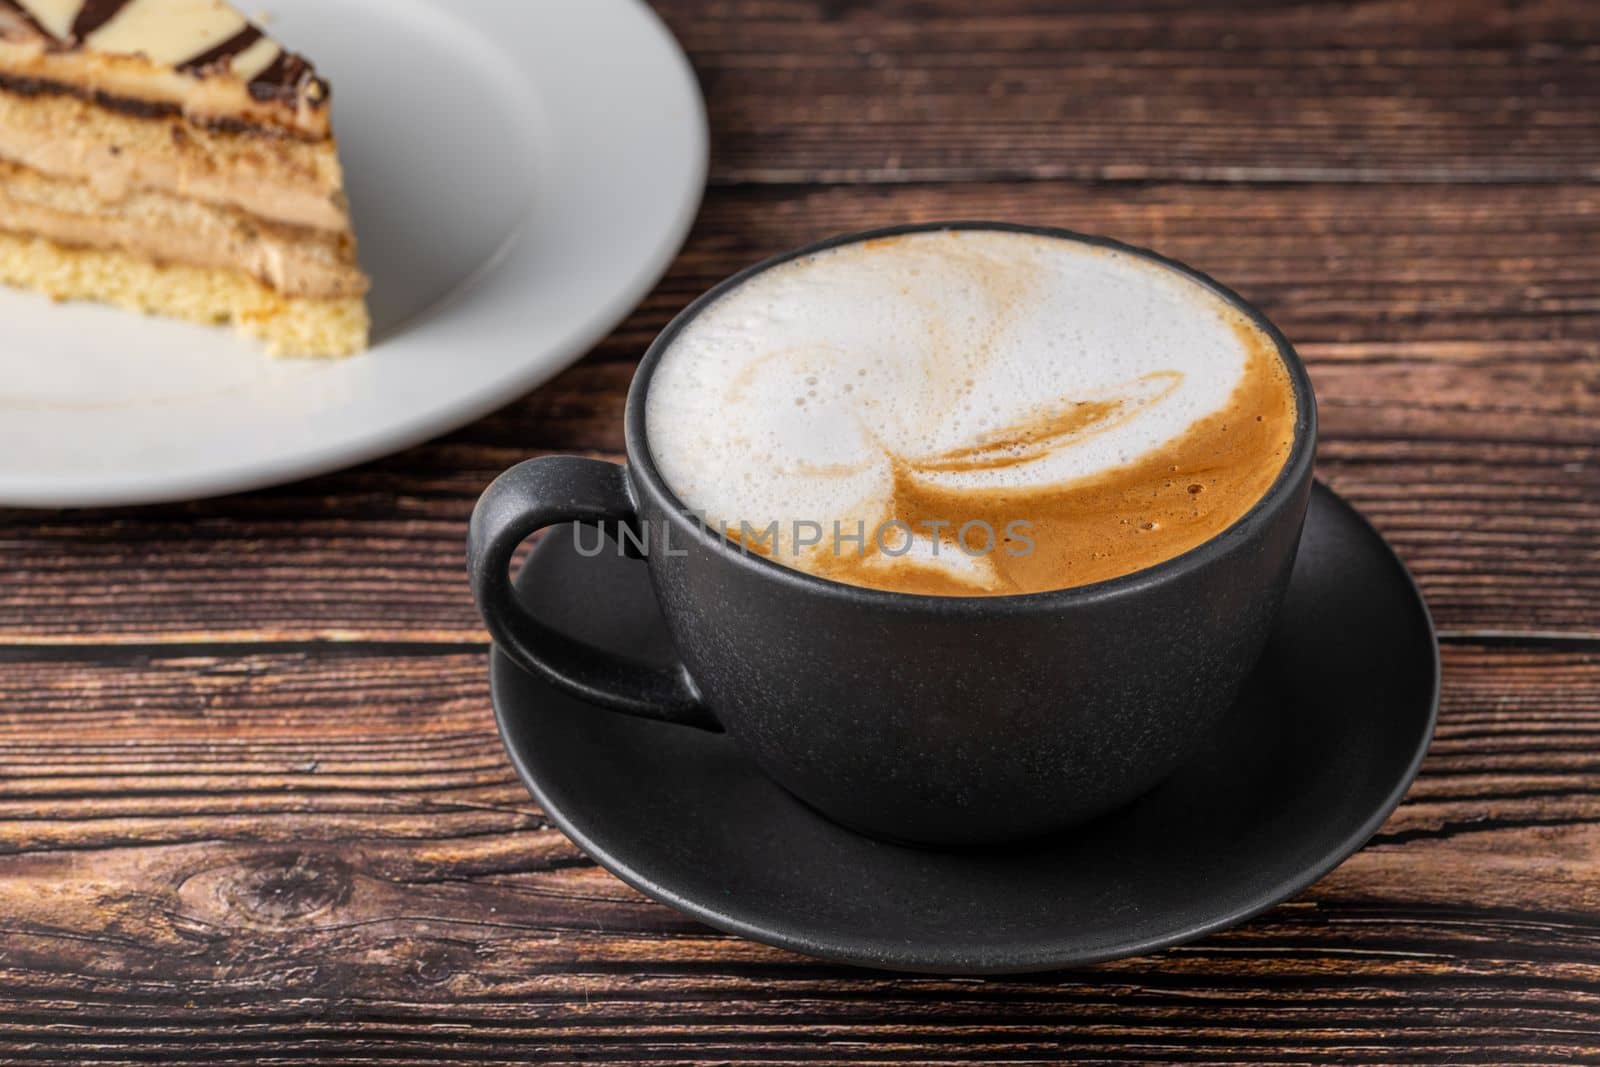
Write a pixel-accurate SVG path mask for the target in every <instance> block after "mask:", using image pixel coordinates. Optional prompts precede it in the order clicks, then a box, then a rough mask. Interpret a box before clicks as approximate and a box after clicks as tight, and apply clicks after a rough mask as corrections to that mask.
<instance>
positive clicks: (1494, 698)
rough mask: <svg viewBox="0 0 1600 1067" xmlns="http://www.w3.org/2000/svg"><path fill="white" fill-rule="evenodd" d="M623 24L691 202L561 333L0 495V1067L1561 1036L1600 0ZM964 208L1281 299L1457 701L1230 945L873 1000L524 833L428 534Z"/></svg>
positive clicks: (1599, 907) (1578, 816) (1568, 1039)
mask: <svg viewBox="0 0 1600 1067" xmlns="http://www.w3.org/2000/svg"><path fill="white" fill-rule="evenodd" d="M1074 7H1076V8H1081V10H1080V11H1077V12H1074V11H1072V10H1071V9H1072V8H1074ZM660 9H661V11H662V13H663V15H664V16H665V17H666V19H667V20H668V22H669V23H670V24H671V25H672V27H673V29H674V30H675V31H676V32H677V33H678V34H679V36H680V37H681V38H682V40H683V42H684V44H685V46H686V47H687V49H688V51H689V53H690V54H691V56H692V57H693V59H694V61H695V64H696V66H697V67H698V69H699V71H700V74H701V77H702V79H703V82H704V86H705V91H706V95H707V97H708V99H709V102H710V109H711V116H712V123H713V127H714V130H715V159H714V163H713V168H712V188H711V190H710V192H709V194H708V196H707V199H706V204H705V210H704V213H703V215H702V217H701V220H700V222H699V225H698V226H697V227H696V228H695V231H694V235H693V237H692V238H691V240H690V241H689V244H688V247H687V248H686V249H685V250H684V252H683V254H682V256H681V257H680V258H679V259H678V261H677V263H676V264H675V265H674V266H673V268H672V270H671V272H670V274H669V275H668V276H667V278H666V279H665V280H664V281H663V282H662V283H661V285H660V286H659V287H658V288H657V289H656V291H655V292H654V294H652V295H651V296H650V298H649V299H648V300H647V301H646V302H645V303H644V305H643V307H641V308H640V309H639V310H638V311H637V312H636V313H634V314H633V315H632V316H631V317H630V318H629V319H628V321H627V322H626V324H625V325H624V326H622V328H621V329H619V330H618V331H617V332H616V334H615V335H614V336H612V337H611V338H610V339H609V340H607V341H606V342H605V343H604V344H602V345H601V346H600V347H599V349H598V350H596V351H595V352H594V353H593V354H592V355H591V356H590V357H589V358H588V359H586V360H585V361H584V362H582V363H581V364H579V365H578V366H576V367H575V368H573V369H572V370H570V371H569V372H567V373H566V374H564V375H562V376H561V377H560V378H559V379H558V380H557V381H556V382H555V383H553V384H552V385H549V386H547V387H545V388H543V389H540V390H538V391H537V392H535V393H534V394H532V395H531V396H528V397H526V398H524V399H523V400H521V401H519V402H518V403H516V404H514V405H512V406H511V407H510V408H508V409H506V410H504V411H502V412H500V413H499V414H497V415H495V416H493V417H491V418H488V419H485V420H484V421H482V422H480V423H478V424H477V425H475V426H472V427H471V428H469V429H467V430H465V431H463V432H461V433H458V434H455V435H453V436H451V437H448V438H446V439H444V440H442V441H438V442H435V443H433V444H430V445H426V446H423V447H421V448H417V449H414V450H412V451H410V452H407V453H404V454H402V455H399V456H395V457H393V458H391V459H388V460H385V461H382V462H379V463H374V464H371V465H369V466H366V467H361V468H359V469H356V470H352V471H347V472H345V473H342V474H337V475H332V476H329V477H325V478H319V479H317V480H315V481H311V482H307V483H304V484H300V485H294V486H288V487H285V488H282V489H277V490H273V491H270V492H262V493H255V494H251V495H248V496H240V497H234V498H230V499H225V500H217V501H208V502H204V503H198V504H192V505H187V506H172V507H156V508H147V509H140V510H134V511H120V512H103V513H92V514H85V513H60V514H40V513H20V512H10V513H3V514H0V551H3V553H4V560H5V569H4V571H3V577H0V931H3V932H0V1060H4V1061H6V1062H21V1061H41V1062H42V1061H47V1060H48V1061H69V1062H85V1061H106V1062H112V1061H120V1062H126V1061H132V1060H135V1059H142V1060H147V1061H152V1062H163V1063H169V1064H177V1063H204V1064H218V1063H223V1062H228V1061H245V1060H249V1061H255V1060H261V1059H267V1058H276V1059H281V1060H305V1059H312V1058H320V1057H326V1058H330V1059H332V1058H339V1059H342V1060H345V1061H361V1062H374V1063H376V1062H380V1061H382V1062H391V1061H400V1060H426V1061H431V1062H440V1063H443V1062H448V1063H457V1062H459V1063H469V1062H470V1063H480V1062H505V1063H512V1062H526V1061H535V1062H557V1061H578V1060H584V1061H612V1062H661V1063H666V1062H685V1061H695V1062H732V1061H739V1062H763V1063H778V1062H783V1063H799V1062H802V1061H804V1062H808V1063H825V1062H847V1061H848V1062H863V1061H871V1062H880V1063H889V1062H895V1063H954V1062H994V1061H997V1060H1005V1061H1008V1062H1010V1061H1034V1060H1053V1059H1066V1058H1070V1059H1074V1060H1100V1061H1116V1062H1125V1061H1149V1060H1166V1059H1170V1060H1182V1061H1187V1062H1201V1061H1205V1062H1250V1063H1327V1062H1335V1061H1338V1062H1378V1061H1396V1060H1405V1061H1407V1062H1424V1061H1426V1062H1440V1063H1443V1062H1451V1063H1493V1064H1510V1063H1524V1062H1535V1061H1566V1060H1570V1059H1588V1060H1591V1061H1593V1060H1596V1059H1597V1058H1600V754H1597V752H1596V749H1595V746H1596V745H1597V743H1600V533H1597V529H1596V524H1597V523H1600V448H1597V439H1600V280H1597V277H1600V185H1597V179H1600V6H1597V5H1595V4H1593V3H1583V2H1579V0H1567V2H1563V0H1535V2H1528V3H1512V2H1505V3H1494V2H1490V0H1481V2H1460V3H1406V2H1401V0H1377V2H1372V3H1364V4H1359V5H1348V6H1347V5H1342V4H1335V3H1316V4H1270V3H1261V2H1251V3H1236V4H1224V3H1220V2H1215V3H1213V2H1205V3H1194V4H1188V3H1177V2H1175V0H1146V2H1144V3H1141V4H1138V5H1132V4H1129V5H1122V4H1110V3H1100V4H1091V3H1081V4H1067V3H1053V2H1050V0H983V2H973V0H895V2H884V3H877V4H869V3H862V2H855V0H668V2H663V3H661V4H660ZM972 216H982V217H992V218H1003V219H1015V220H1025V221H1033V222H1042V223H1053V224H1060V225H1066V226H1071V227H1074V228H1077V229H1082V230H1089V231H1097V232H1102V233H1106V234H1110V235H1113V236H1116V237H1120V238H1123V239H1126V240H1129V241H1133V242H1136V243H1139V244H1149V245H1153V246H1155V247H1156V248H1159V249H1161V250H1163V251H1165V252H1168V253H1171V254H1173V255H1175V256H1178V257H1180V258H1182V259H1185V260H1188V261H1191V262H1193V263H1195V264H1197V265H1199V266H1201V267H1203V268H1204V269H1206V270H1208V271H1210V272H1212V273H1214V274H1215V275H1217V276H1218V277H1220V278H1222V279H1224V280H1225V281H1227V282H1228V283H1229V284H1231V285H1233V286H1235V287H1237V288H1238V289H1240V290H1241V291H1242V292H1243V293H1245V294H1246V296H1247V297H1249V298H1251V299H1253V300H1255V301H1256V302H1258V303H1259V304H1260V305H1261V306H1263V307H1264V308H1265V309H1266V310H1267V312H1268V313H1269V314H1270V315H1272V316H1273V317H1274V318H1275V319H1276V320H1277V321H1278V322H1279V323H1280V324H1281V325H1282V326H1283V327H1284V329H1285V330H1286V332H1287V333H1288V334H1289V335H1290V336H1291V337H1292V338H1294V339H1295V341H1296V342H1297V343H1298V345H1299V346H1300V350H1301V351H1302V352H1303V353H1304V354H1305V356H1306V357H1307V359H1308V361H1309V362H1310V364H1311V367H1312V370H1313V373H1314V375H1315V378H1316V384H1317V389H1318V392H1319V393H1320V395H1321V398H1322V416H1323V422H1324V427H1325V434H1326V436H1325V439H1324V444H1323V447H1322V453H1321V467H1320V470H1321V476H1322V477H1323V478H1324V479H1326V480H1327V481H1328V482H1329V483H1331V484H1332V485H1333V486H1334V487H1335V488H1337V489H1338V490H1339V491H1340V492H1342V493H1344V494H1345V495H1347V496H1348V497H1349V498H1350V499H1352V500H1353V501H1355V502H1356V503H1357V504H1358V505H1359V506H1360V507H1361V508H1363V509H1364V510H1365V511H1366V513H1367V514H1368V515H1370V516H1371V517H1372V519H1373V520H1374V521H1375V522H1376V523H1377V524H1378V525H1379V526H1380V527H1381V528H1382V529H1383V531H1384V532H1385V533H1386V534H1387V535H1388V536H1389V537H1390V538H1392V539H1393V541H1394V543H1395V544H1396V545H1397V546H1398V547H1399V549H1400V551H1401V552H1402V553H1403V555H1404V556H1405V558H1406V560H1407V562H1408V563H1409V564H1410V565H1411V567H1412V568H1413V569H1414V570H1415V572H1416V574H1417V575H1418V577H1419V578H1420V580H1421V582H1422V584H1423V586H1424V588H1425V589H1426V591H1427V595H1428V598H1429V600H1430V602H1431V604H1432V607H1433V610H1434V612H1435V614H1436V616H1437V620H1438V623H1439V625H1440V627H1441V630H1442V632H1443V641H1444V663H1445V672H1446V674H1445V698H1444V711H1443V718H1442V721H1441V724H1440V730H1439V736H1438V740H1437V741H1436V742H1435V744H1434V746H1433V750H1432V753H1431V755H1430V756H1429V758H1428V761H1427V766H1426V769H1425V770H1424V772H1423V775H1422V778H1421V780H1420V781H1419V782H1418V783H1417V785H1416V787H1415V788H1414V789H1413V790H1412V793H1411V796H1410V798H1409V800H1408V801H1407V802H1406V804H1405V806H1404V807H1402V808H1401V809H1400V811H1399V813H1398V814H1396V815H1395V817H1394V818H1393V819H1392V820H1391V821H1390V822H1389V824H1388V825H1387V826H1386V827H1385V828H1384V829H1383V831H1382V832H1381V833H1379V835H1378V836H1377V838H1376V839H1375V840H1374V841H1373V842H1372V844H1371V845H1370V846H1369V847H1368V848H1367V849H1366V850H1364V851H1363V852H1361V853H1360V854H1358V855H1357V856H1356V857H1355V858H1353V859H1352V860H1350V861H1349V862H1348V863H1346V864H1345V865H1344V866H1343V867H1342V868H1340V869H1339V870H1338V871H1337V872H1335V873H1334V874H1333V875H1331V876H1329V877H1328V878H1327V879H1326V880H1324V881H1323V882H1322V883H1321V884H1320V885H1318V886H1316V887H1315V888H1313V889H1312V890H1310V891H1308V892H1307V893H1305V894H1304V895H1303V896H1302V897H1300V898H1299V899H1297V900H1295V901H1293V902H1292V903H1289V904H1286V905H1284V906H1282V907H1279V908H1277V909H1275V910H1274V911H1272V912H1270V913H1269V914H1267V915H1266V916H1264V917H1262V918H1260V919H1258V920H1256V921H1254V922H1251V923H1249V924H1248V925H1246V926H1245V927H1243V928H1241V929H1239V930H1235V931H1233V932H1231V933H1228V934H1223V935H1220V936H1216V937H1211V938H1208V939H1206V940H1205V941H1203V942H1200V943H1198V944H1195V945H1191V946H1189V947H1186V948H1182V949H1178V950H1174V951H1170V952H1165V953H1162V954H1160V955H1156V956H1151V957H1148V958H1143V959H1133V960H1126V961H1123V962H1120V963H1114V964H1109V965H1105V966H1101V967H1096V968H1093V969H1090V970H1085V971H1082V972H1078V973H1071V974H1055V975H1044V976H1035V977H1024V978H1014V979H997V980H984V981H978V980H942V979H934V978H899V977H893V976H885V975H879V974H871V973H866V972H860V971H854V970H849V969H845V968H841V967H834V966H827V965H823V964H819V963H815V962H812V961H809V960H806V959H802V958H799V957H796V956H792V955H789V954H787V953H784V952H781V951H777V950H774V949H769V948H765V947H763V946H760V945H755V944H751V943H749V942H746V941H742V940H739V939H737V938H733V937H726V936H723V935H720V934H717V933H714V932H712V931H710V930H708V929H706V928H704V927H702V926H699V925H697V924H696V923H694V922H691V921H688V920H686V919H684V918H681V917H680V916H678V915H677V914H675V913H674V912H672V911H670V910H669V909H667V908H664V907H660V906H658V905H655V904H653V903H650V902H648V901H646V900H644V899H643V898H641V897H640V896H639V895H638V894H636V893H634V892H632V891H631V890H629V889H627V888H626V887H624V886H623V885H622V884H621V883H619V882H618V881H616V880H615V879H614V878H612V877H611V876H610V875H608V874H606V873H605V872H604V871H602V870H600V869H598V868H596V867H595V866H594V865H593V864H591V863H590V862H589V861H588V860H587V859H585V858H584V856H583V855H581V854H580V853H579V852H578V851H577V850H576V849H575V848H574V847H573V846H572V845H571V844H569V843H568V842H567V840H566V839H565V838H564V837H562V836H561V834H560V833H559V832H557V831H556V830H554V829H552V828H551V827H550V825H549V824H548V823H547V821H546V820H545V818H544V816H543V815H542V814H541V813H540V811H539V810H538V808H537V807H536V806H535V805H534V804H533V802H532V801H531V800H530V799H529V797H528V795H527V793H526V792H525V791H524V790H523V788H522V786H521V785H520V784H519V783H518V782H517V781H516V779H515V778H514V777H513V775H512V772H511V770H510V768H509V766H508V765H507V762H506V760H505V758H504V756H503V754H502V752H501V749H500V745H499V742H498V740H497V738H496V735H495V730H494V725H493V722H492V719H491V716H490V709H489V699H488V690H487V685H486V680H485V669H484V668H485V655H486V649H487V644H486V638H485V635H484V633H483V631H482V629H481V628H480V626H479V624H478V620H477V618H476V616H475V615H474V613H473V609H472V604H471V602H470V598H469V595H468V593H467V589H466V586H465V582H464V579H463V566H462V538H463V535H464V532H465V529H466V521H467V515H468V513H469V510H470V508H471V505H472V502H473V500H474V498H475V497H476V496H477V494H478V492H479V491H480V490H481V489H482V487H483V486H484V485H485V484H486V483H487V482H488V481H489V480H490V479H491V478H492V477H493V476H494V475H495V474H496V473H498V472H499V471H500V470H501V469H502V468H504V467H507V466H509V465H510V464H512V463H514V462H516V461H517V460H520V459H522V458H524V457H527V456H529V455H535V454H539V453H542V452H554V451H579V452H583V453H590V454H595V455H601V456H607V457H615V456H616V455H617V454H618V453H619V452H620V450H621V447H622V431H621V422H620V417H621V413H622V405H623V391H624V387H625V385H626V384H627V382H628V380H629V376H630V374H631V373H632V369H633V365H634V362H635V359H636V358H637V356H638V355H639V353H640V352H641V350H642V349H643V348H644V346H645V345H646V343H647V342H648V341H649V340H650V338H651V336H652V335H653V334H655V333H656V331H658V330H659V329H660V328H661V327H662V326H663V324H665V323H666V321H667V319H668V318H669V317H670V316H671V315H672V314H673V313H674V312H676V311H677V310H678V309H679V308H681V307H682V306H683V305H684V304H685V303H686V302H687V301H688V300H690V299H691V298H692V297H693V296H694V295H696V294H698V293H700V292H701V291H703V290H704V289H706V288H707V287H708V286H710V285H711V284H712V283H713V282H715V281H716V280H718V279H720V278H722V277H723V276H725V275H727V274H729V273H731V272H733V271H734V270H736V269H737V268H739V267H742V266H744V265H746V264H748V263H751V262H753V261H754V260H756V259H759V258H761V257H764V256H766V255H768V254H770V253H773V252H777V251H779V250H781V249H784V248H787V247H790V246H793V245H796V244H799V243H802V242H805V241H808V240H811V239H813V238H816V237H819V236H822V235H825V234H829V233H833V232H836V231H843V230H850V229H857V228H864V227H868V226H876V225H879V224H886V223H891V222H897V221H907V220H917V219H937V218H954V217H972Z"/></svg>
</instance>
